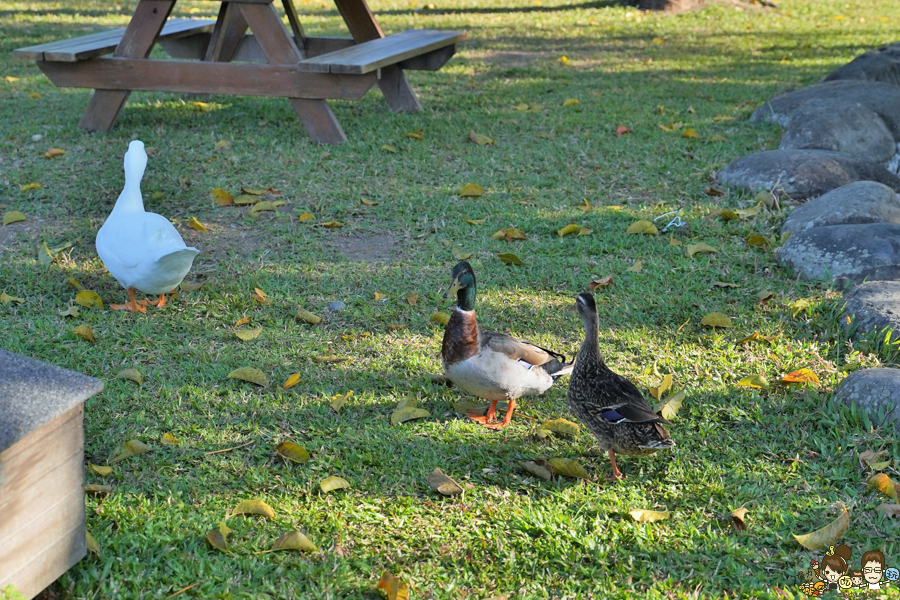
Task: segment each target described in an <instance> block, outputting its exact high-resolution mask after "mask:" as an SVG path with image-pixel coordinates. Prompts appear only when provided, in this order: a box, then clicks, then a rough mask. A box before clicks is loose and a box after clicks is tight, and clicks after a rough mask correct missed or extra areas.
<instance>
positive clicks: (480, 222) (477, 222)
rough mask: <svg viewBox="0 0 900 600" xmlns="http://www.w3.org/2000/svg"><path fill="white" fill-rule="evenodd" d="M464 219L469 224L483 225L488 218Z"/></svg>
mask: <svg viewBox="0 0 900 600" xmlns="http://www.w3.org/2000/svg"><path fill="white" fill-rule="evenodd" d="M463 221H465V222H466V223H468V224H469V225H481V224H482V223H484V222H485V221H487V219H463Z"/></svg>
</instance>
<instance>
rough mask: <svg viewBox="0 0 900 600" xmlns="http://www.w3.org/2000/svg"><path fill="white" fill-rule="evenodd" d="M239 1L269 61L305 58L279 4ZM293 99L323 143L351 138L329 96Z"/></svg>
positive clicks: (308, 128) (313, 135) (314, 136)
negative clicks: (332, 108) (283, 23)
mask: <svg viewBox="0 0 900 600" xmlns="http://www.w3.org/2000/svg"><path fill="white" fill-rule="evenodd" d="M239 5H240V7H241V13H243V15H244V18H245V19H246V20H247V23H248V24H249V25H250V30H251V31H252V32H253V35H254V37H255V39H256V40H257V41H259V45H260V46H261V47H262V50H263V53H264V54H265V55H266V60H268V61H269V63H271V64H294V63H297V62H299V61H300V60H302V59H303V55H302V54H301V53H300V50H299V49H298V48H297V45H296V44H295V43H294V40H293V39H291V37H290V36H288V34H287V32H286V31H285V30H284V26H283V25H282V24H281V19H279V18H278V13H277V12H275V7H273V6H272V5H271V4H259V3H254V4H251V3H249V2H246V3H245V2H240V3H239ZM290 100H291V106H293V107H294V112H296V113H297V116H298V117H300V121H301V122H302V123H303V126H304V127H305V128H306V131H307V133H309V136H310V137H311V138H312V139H313V140H315V141H316V142H319V143H320V144H340V143H343V142H346V141H347V136H346V135H345V134H344V130H343V129H342V128H341V124H340V123H339V122H338V120H337V117H335V116H334V113H333V112H332V111H331V107H330V106H328V103H327V102H326V101H325V100H303V99H300V98H291V99H290Z"/></svg>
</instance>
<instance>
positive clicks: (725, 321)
mask: <svg viewBox="0 0 900 600" xmlns="http://www.w3.org/2000/svg"><path fill="white" fill-rule="evenodd" d="M700 324H701V325H706V326H707V327H732V323H731V319H730V318H729V317H728V315H726V314H725V313H720V312H711V313H709V314H707V315H705V316H704V317H703V318H702V319H700Z"/></svg>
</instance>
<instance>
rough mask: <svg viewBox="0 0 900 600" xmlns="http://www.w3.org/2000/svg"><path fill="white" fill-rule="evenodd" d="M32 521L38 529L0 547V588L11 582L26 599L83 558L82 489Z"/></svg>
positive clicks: (24, 532)
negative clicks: (1, 572)
mask: <svg viewBox="0 0 900 600" xmlns="http://www.w3.org/2000/svg"><path fill="white" fill-rule="evenodd" d="M34 522H35V524H36V525H37V527H35V528H33V529H32V528H27V529H23V530H21V531H19V532H18V533H17V534H15V535H13V536H12V537H11V538H9V539H6V540H3V543H2V544H0V565H3V567H4V574H3V576H2V577H0V587H5V586H6V585H8V584H10V583H12V584H13V585H15V586H16V588H18V590H19V591H20V592H21V593H23V594H24V595H25V597H27V598H30V597H32V596H34V595H36V594H37V593H38V592H40V591H41V590H42V589H43V588H44V587H46V586H47V585H49V584H50V583H52V582H53V581H54V580H55V579H56V578H58V577H59V576H60V575H62V574H63V573H64V572H65V571H66V570H68V569H69V568H70V567H71V566H72V565H74V564H75V563H77V562H78V561H79V560H81V558H82V557H83V556H84V555H85V553H86V547H85V538H84V522H85V515H84V490H81V489H78V490H75V491H74V492H72V493H70V494H67V495H66V496H65V497H63V498H60V501H59V502H58V503H57V504H56V505H54V506H53V507H52V508H50V509H48V510H46V511H44V512H42V513H41V514H39V515H37V516H36V518H35V519H34Z"/></svg>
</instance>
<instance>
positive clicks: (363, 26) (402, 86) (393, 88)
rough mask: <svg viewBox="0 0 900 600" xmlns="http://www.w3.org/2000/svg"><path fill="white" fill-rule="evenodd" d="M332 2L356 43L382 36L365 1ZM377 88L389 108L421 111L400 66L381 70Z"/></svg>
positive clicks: (382, 33)
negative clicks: (379, 89)
mask: <svg viewBox="0 0 900 600" xmlns="http://www.w3.org/2000/svg"><path fill="white" fill-rule="evenodd" d="M334 3H335V4H336V5H337V8H338V12H340V13H341V16H342V17H343V18H344V22H345V23H347V28H348V29H349V30H350V35H352V36H353V40H354V41H355V42H356V43H357V44H361V43H362V42H368V41H369V40H376V39H378V38H383V37H384V32H383V31H382V30H381V27H379V25H378V23H377V22H376V21H375V15H373V14H372V11H371V10H370V9H369V5H368V4H366V0H334ZM378 87H380V88H381V93H382V94H384V99H385V100H387V103H388V106H390V107H391V110H392V111H394V112H401V111H406V112H418V111H420V110H422V105H421V104H420V103H419V99H418V98H416V93H415V92H414V91H413V89H412V86H411V85H409V81H407V80H406V75H404V74H403V69H401V68H400V67H398V66H397V65H393V66H390V67H386V68H384V69H382V70H381V77H379V78H378Z"/></svg>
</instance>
